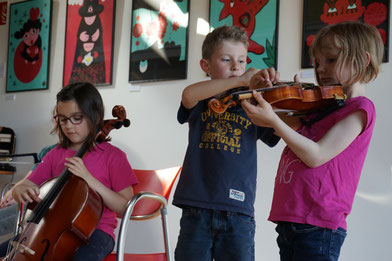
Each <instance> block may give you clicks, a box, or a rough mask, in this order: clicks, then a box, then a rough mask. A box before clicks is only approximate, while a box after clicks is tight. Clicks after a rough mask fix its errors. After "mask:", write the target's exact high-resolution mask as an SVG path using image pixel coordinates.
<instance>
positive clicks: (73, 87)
mask: <svg viewBox="0 0 392 261" xmlns="http://www.w3.org/2000/svg"><path fill="white" fill-rule="evenodd" d="M56 98H57V104H58V103H59V102H66V101H72V100H74V101H75V102H76V104H77V105H78V107H79V109H80V110H81V112H82V114H83V116H84V117H85V119H86V120H87V122H88V126H89V129H90V133H89V135H88V137H87V139H86V144H93V141H94V138H95V136H96V134H97V132H98V130H99V129H101V128H102V127H103V124H104V120H103V116H104V105H103V101H102V97H101V95H100V93H99V92H98V90H97V88H96V87H95V86H94V85H93V84H91V83H88V82H76V83H72V84H69V85H67V86H66V87H64V88H63V89H61V91H60V92H59V93H57V96H56ZM56 109H57V105H56ZM55 128H56V129H58V130H59V132H58V134H59V143H60V145H61V147H63V148H67V147H69V146H70V145H71V144H72V142H71V140H69V139H68V137H67V136H65V134H64V133H63V131H62V129H61V127H60V124H58V123H57V124H56V127H55Z"/></svg>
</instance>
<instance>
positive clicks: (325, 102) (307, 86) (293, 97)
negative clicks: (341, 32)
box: [208, 82, 347, 114]
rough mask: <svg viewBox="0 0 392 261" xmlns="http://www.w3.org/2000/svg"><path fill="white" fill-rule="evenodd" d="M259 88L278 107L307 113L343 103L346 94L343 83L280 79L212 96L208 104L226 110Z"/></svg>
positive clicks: (216, 108) (269, 101)
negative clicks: (263, 85)
mask: <svg viewBox="0 0 392 261" xmlns="http://www.w3.org/2000/svg"><path fill="white" fill-rule="evenodd" d="M253 91H256V92H258V93H261V94H262V95H263V98H264V99H265V100H266V101H267V102H268V103H270V104H271V105H272V106H274V107H275V108H277V109H282V110H289V111H297V112H299V113H300V114H303V113H305V114H307V113H310V112H314V111H317V110H319V109H321V108H324V107H327V106H329V105H331V104H333V103H338V106H342V103H344V101H345V100H346V98H347V96H346V95H345V94H344V93H343V90H342V87H341V85H331V86H317V85H315V84H313V83H299V82H280V83H278V84H276V85H274V86H272V87H266V88H260V89H255V90H245V91H235V92H232V93H231V94H229V95H227V96H226V97H224V98H222V99H218V98H212V99H211V100H210V101H209V103H208V105H209V108H210V109H211V110H212V111H214V112H215V113H218V114H221V113H224V112H225V111H226V110H227V109H228V108H230V107H232V106H236V105H238V104H239V102H240V101H241V100H244V99H250V98H252V97H253V94H252V92H253Z"/></svg>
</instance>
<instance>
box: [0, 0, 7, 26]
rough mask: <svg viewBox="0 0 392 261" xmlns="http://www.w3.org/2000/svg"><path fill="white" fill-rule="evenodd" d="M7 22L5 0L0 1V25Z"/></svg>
mask: <svg viewBox="0 0 392 261" xmlns="http://www.w3.org/2000/svg"><path fill="white" fill-rule="evenodd" d="M6 23H7V1H5V2H1V3H0V25H5V24H6Z"/></svg>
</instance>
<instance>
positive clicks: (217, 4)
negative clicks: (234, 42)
mask: <svg viewBox="0 0 392 261" xmlns="http://www.w3.org/2000/svg"><path fill="white" fill-rule="evenodd" d="M278 16H279V0H253V1H251V0H246V1H243V0H234V1H233V0H210V26H211V30H212V29H215V28H217V27H219V26H222V25H236V26H238V27H242V28H244V29H245V31H246V32H247V34H248V37H249V47H248V58H247V62H248V64H247V68H249V67H254V68H257V69H264V68H269V67H275V68H277V63H278V57H277V46H278V19H279V17H278Z"/></svg>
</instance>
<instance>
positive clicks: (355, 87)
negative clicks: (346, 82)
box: [344, 82, 365, 99]
mask: <svg viewBox="0 0 392 261" xmlns="http://www.w3.org/2000/svg"><path fill="white" fill-rule="evenodd" d="M344 93H345V94H346V95H347V98H348V99H350V98H355V97H359V96H365V86H364V85H363V84H361V83H360V82H356V83H354V84H352V85H350V86H347V87H345V88H344Z"/></svg>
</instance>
